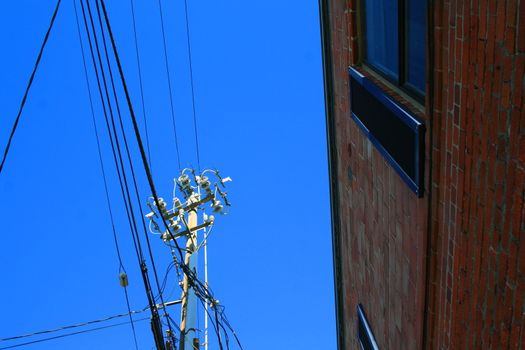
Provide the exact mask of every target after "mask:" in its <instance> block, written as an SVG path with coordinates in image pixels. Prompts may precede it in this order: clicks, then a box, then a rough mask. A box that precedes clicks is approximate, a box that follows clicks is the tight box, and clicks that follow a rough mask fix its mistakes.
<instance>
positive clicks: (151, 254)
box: [88, 3, 172, 331]
mask: <svg viewBox="0 0 525 350" xmlns="http://www.w3.org/2000/svg"><path fill="white" fill-rule="evenodd" d="M88 12H89V15H90V18H91V11H90V6H89V3H88ZM97 14H98V22H99V25H100V31H101V37H102V43H103V49H104V53H105V57H106V63H107V66H108V72H109V77H110V83H111V87H112V90H113V96H114V99H115V103H116V107H117V116H118V119H119V122H120V128H121V133H122V137H123V140H124V146H125V150H126V154H127V157H128V162H129V167H130V170H131V175H132V180H133V185H134V189H135V195H136V196H137V201H140V196H139V191H138V187H137V181H136V177H135V171H134V168H133V163H132V160H131V155H130V151H129V147H128V142H127V138H126V134H125V131H124V125H123V122H122V116H121V113H120V108H119V103H118V98H117V93H116V89H115V83H114V80H113V73H112V69H111V63H110V60H109V55H108V50H107V45H106V37H105V34H104V28H103V25H102V18H101V15H100V9H99V6H98V3H97ZM94 30H95V29H94V28H93V31H94ZM138 208H139V211H140V218H141V221H142V226H143V229H144V235H145V237H146V243H147V248H148V253H149V256H150V259H151V266H152V268H153V275H154V278H155V282H156V285H157V289H158V292H159V297H160V299H161V302H162V303H163V304H164V300H163V296H162V292H161V289H160V283H159V278H158V274H157V268H156V266H155V260H154V256H153V252H152V250H151V244H150V239H149V235H148V231H147V229H146V223H145V221H144V213H143V211H142V206H141V205H140V203H139V205H138ZM163 311H164V316H165V317H166V318H167V314H166V309H164V310H163ZM167 322H168V327H169V329H170V331H171V330H172V329H171V325H170V321H169V320H167Z"/></svg>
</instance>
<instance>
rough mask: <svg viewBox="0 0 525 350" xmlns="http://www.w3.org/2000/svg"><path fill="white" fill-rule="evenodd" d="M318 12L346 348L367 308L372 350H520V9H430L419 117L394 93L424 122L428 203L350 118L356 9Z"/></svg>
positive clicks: (523, 268)
mask: <svg viewBox="0 0 525 350" xmlns="http://www.w3.org/2000/svg"><path fill="white" fill-rule="evenodd" d="M326 2H327V3H328V5H329V10H330V22H329V27H330V28H329V30H330V35H331V42H330V45H331V54H332V62H331V64H332V71H333V84H334V86H333V89H334V110H335V114H334V115H333V116H332V118H333V123H334V124H335V129H336V136H335V140H330V142H332V143H335V147H336V150H337V164H338V169H337V174H332V176H334V175H335V176H337V178H338V182H339V203H336V205H338V206H339V212H340V222H339V225H340V232H341V235H340V237H339V238H338V239H339V241H338V242H337V245H338V246H339V248H340V249H341V257H342V258H341V261H340V262H339V263H340V267H341V276H336V278H340V279H341V280H342V288H343V296H342V297H343V299H344V310H343V318H342V321H343V322H344V325H343V326H344V328H345V332H344V334H345V336H346V337H345V343H344V344H342V345H343V348H344V349H357V348H358V344H357V335H356V322H357V320H356V306H357V304H358V303H362V304H363V306H364V309H365V312H366V314H367V317H368V319H369V321H370V324H371V326H372V330H373V332H374V334H375V336H376V340H377V341H378V344H379V347H380V348H381V349H422V348H427V349H490V348H494V349H520V348H523V349H525V345H524V344H525V316H524V313H525V305H524V300H525V205H524V203H525V115H524V114H525V111H524V89H525V1H524V0H470V1H466V0H443V1H429V2H428V3H429V11H430V12H431V14H432V16H430V18H432V19H433V20H432V21H431V22H430V25H429V34H428V35H429V43H430V45H429V55H431V56H430V59H429V67H428V72H429V73H428V76H429V79H428V82H429V83H428V84H429V86H428V87H427V98H426V105H425V106H424V111H425V112H420V110H421V108H417V106H413V105H411V103H410V102H409V101H407V100H405V99H404V98H403V97H402V96H400V95H399V94H396V93H395V92H393V91H390V92H391V94H392V95H393V97H394V98H395V99H396V100H398V101H399V102H401V103H402V104H404V105H405V106H406V107H407V108H409V109H411V110H412V111H413V112H415V113H416V114H418V115H419V116H420V118H421V119H422V120H424V121H425V122H426V126H427V133H426V146H425V152H426V153H425V159H426V161H425V193H424V196H423V198H417V196H416V195H415V194H414V193H413V192H412V191H410V189H409V188H408V187H407V186H406V184H405V183H404V182H403V181H402V180H401V178H400V177H399V176H398V174H397V173H396V172H395V171H394V170H393V169H392V168H391V167H390V165H389V164H388V163H387V162H386V161H385V160H384V158H383V157H382V155H381V154H379V152H378V151H377V150H376V149H375V147H374V146H373V145H372V144H371V143H370V142H369V141H368V139H367V138H366V136H364V134H363V133H362V132H361V131H360V129H359V128H358V127H357V126H356V124H355V123H354V122H353V121H352V119H351V118H350V115H351V111H350V98H351V96H350V95H349V85H348V67H349V66H351V65H356V64H359V58H360V52H359V38H360V36H359V35H360V34H359V29H358V26H357V23H358V21H357V18H358V16H359V11H360V9H359V8H358V5H359V3H360V1H358V0H326ZM358 69H359V68H358ZM362 72H363V73H364V74H365V75H366V70H363V71H362ZM378 83H379V84H381V82H378ZM383 87H384V88H385V89H387V88H386V87H385V86H383ZM387 90H388V89H387ZM427 252H428V253H429V254H428V256H427Z"/></svg>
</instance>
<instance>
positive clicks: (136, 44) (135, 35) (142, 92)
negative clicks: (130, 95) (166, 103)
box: [131, 0, 153, 171]
mask: <svg viewBox="0 0 525 350" xmlns="http://www.w3.org/2000/svg"><path fill="white" fill-rule="evenodd" d="M131 18H132V19H133V38H134V41H135V55H136V56H137V69H138V73H139V87H140V100H141V102H142V115H143V117H144V131H145V133H146V147H147V149H148V161H149V167H150V168H151V169H152V171H153V167H152V166H151V163H152V160H151V153H150V146H149V133H148V120H147V118H146V104H145V103H144V87H143V84H142V69H141V68H140V55H139V44H138V39H137V24H136V21H135V2H134V1H133V0H131Z"/></svg>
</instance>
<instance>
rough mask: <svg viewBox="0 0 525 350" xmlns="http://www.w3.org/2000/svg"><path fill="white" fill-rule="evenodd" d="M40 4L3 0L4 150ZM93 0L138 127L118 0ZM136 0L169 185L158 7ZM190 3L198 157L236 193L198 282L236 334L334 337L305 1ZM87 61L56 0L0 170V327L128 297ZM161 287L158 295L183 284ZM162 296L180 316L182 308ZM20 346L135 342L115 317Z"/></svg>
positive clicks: (179, 74) (170, 29) (315, 35)
mask: <svg viewBox="0 0 525 350" xmlns="http://www.w3.org/2000/svg"><path fill="white" fill-rule="evenodd" d="M54 5H55V1H50V0H48V1H36V0H32V1H30V0H20V1H10V2H2V4H1V5H0V43H1V47H2V54H1V55H0V81H1V82H2V84H0V146H1V149H2V152H3V147H4V145H5V142H6V141H7V138H8V134H9V131H10V129H11V126H12V123H13V121H14V118H15V116H16V113H17V109H18V106H19V103H20V100H21V98H22V95H23V91H24V89H25V86H26V84H27V80H28V77H29V74H30V72H31V69H32V67H33V64H34V60H35V58H36V55H37V53H38V50H39V48H40V44H41V41H42V39H43V35H44V33H45V31H46V29H47V26H48V23H49V19H50V17H51V14H52V11H53V8H54ZM107 5H108V10H109V15H110V19H111V20H112V23H113V29H114V32H115V34H116V40H117V45H118V48H119V51H120V55H121V58H122V60H123V64H124V70H125V73H126V77H127V79H128V83H129V86H130V89H131V94H132V99H133V104H134V107H135V110H136V111H137V114H138V118H139V120H140V121H141V127H143V124H142V113H141V108H140V94H139V85H138V73H137V66H136V60H135V52H134V46H133V45H134V42H133V34H132V20H131V11H130V2H129V1H108V4H107ZM136 7H137V26H138V40H139V46H140V55H141V60H142V72H143V79H144V89H145V96H144V98H145V103H146V113H147V121H148V128H149V134H150V140H151V152H152V168H153V172H154V180H155V183H156V187H157V190H158V191H159V192H160V195H161V196H163V197H165V198H170V196H171V191H172V183H173V182H172V181H173V177H174V176H176V174H177V173H178V171H179V169H178V167H177V162H176V155H175V152H174V137H173V132H172V128H171V117H170V113H169V99H168V87H167V80H166V79H167V78H166V73H165V68H164V56H163V51H162V50H163V49H162V37H161V28H160V19H159V9H158V4H157V1H141V0H136ZM163 7H164V19H165V24H166V34H167V43H168V55H169V59H170V68H171V74H172V84H173V89H174V91H173V92H174V98H175V99H174V107H175V113H176V120H177V131H178V134H179V143H180V151H181V158H182V159H181V160H182V163H183V166H186V165H195V164H196V156H195V143H194V134H193V124H192V123H193V121H192V117H191V98H190V80H189V73H188V72H189V70H188V58H187V51H186V46H185V45H186V42H185V40H186V36H185V33H186V32H185V23H184V2H183V1H182V0H181V1H163ZM189 17H190V26H191V33H192V50H193V69H194V78H195V94H196V95H195V96H196V107H197V118H198V124H199V138H200V150H201V163H202V166H203V167H212V168H217V169H219V170H220V171H221V172H222V174H223V175H228V176H231V177H232V178H233V180H234V182H233V183H232V184H231V185H230V186H229V195H230V199H231V202H232V203H233V207H232V209H231V211H230V214H229V215H228V216H224V217H220V218H218V220H217V222H216V226H215V229H214V233H213V235H212V237H211V239H210V247H209V263H210V267H209V273H210V284H211V286H212V288H213V290H214V292H215V294H216V297H217V298H218V299H220V301H221V303H222V304H223V305H225V306H226V312H227V314H228V317H229V320H230V321H231V323H232V325H233V326H234V327H235V329H236V331H237V333H238V335H239V337H240V339H241V341H242V342H243V345H244V347H245V349H251V350H256V349H335V347H336V337H335V309H334V296H333V276H332V255H331V237H330V215H329V195H328V166H327V157H326V156H327V151H326V149H327V147H326V135H325V117H324V102H323V84H322V65H321V46H320V34H319V22H318V8H317V1H316V0H311V1H303V0H289V1H288V0H286V1H282V0H272V1H270V0H268V1H254V2H252V1H240V0H231V1H206V2H197V1H191V0H190V1H189ZM83 74H84V73H83V70H82V60H81V56H80V47H79V41H78V37H77V31H76V23H75V17H74V10H73V5H72V2H71V1H63V3H62V6H61V9H60V12H59V14H58V18H57V22H56V24H55V27H54V29H53V32H52V33H51V37H50V40H49V43H48V46H47V47H46V51H45V53H44V56H43V59H42V62H41V65H40V68H39V70H38V72H37V76H36V79H35V82H34V84H33V87H32V90H31V92H30V94H29V98H28V102H27V105H26V108H25V110H24V112H23V115H22V118H21V121H20V125H19V128H18V131H17V133H16V135H15V138H14V141H13V144H12V147H11V152H10V154H9V158H8V160H7V163H6V166H5V168H4V170H3V172H2V174H1V175H0V213H2V214H1V217H2V220H0V276H1V284H0V286H1V287H0V309H1V310H2V312H1V313H0V338H3V337H8V336H13V335H17V334H21V333H26V332H31V331H39V330H45V329H49V328H55V327H60V326H63V325H68V324H72V323H77V322H83V321H89V320H92V319H98V318H101V317H104V316H109V315H113V314H118V313H122V312H125V311H126V304H125V301H124V293H123V290H122V288H121V287H120V286H119V284H118V278H117V276H118V261H117V257H116V253H115V247H114V243H113V237H112V234H111V226H110V221H109V216H108V211H107V206H106V201H105V196H104V187H103V182H102V177H101V172H100V165H99V160H98V156H97V148H96V143H95V137H94V132H93V126H92V121H91V115H90V109H89V102H88V95H87V88H86V83H85V79H84V75H83ZM94 92H96V91H95V90H94ZM96 100H97V101H98V99H96ZM122 101H124V100H122ZM122 106H125V105H124V104H122ZM95 107H96V113H97V122H98V123H99V126H102V120H103V119H102V114H101V110H100V105H99V103H98V102H97V104H96V106H95ZM101 134H102V137H101V138H102V146H103V148H104V149H103V153H104V155H103V157H104V163H105V165H106V167H107V172H108V181H109V187H110V195H111V198H112V205H113V210H114V212H115V217H116V220H117V231H118V234H119V241H120V244H121V249H122V250H123V259H124V264H125V267H126V269H127V271H128V274H129V279H130V286H129V292H130V298H131V305H132V309H140V308H142V307H144V306H145V305H147V301H146V297H145V293H144V288H143V285H142V282H141V279H140V274H139V271H138V267H137V261H136V258H135V256H134V252H133V249H132V244H131V236H130V233H129V229H128V226H127V222H126V220H125V214H124V210H123V206H122V200H121V197H120V195H119V189H118V185H117V177H116V173H115V169H114V167H113V166H112V159H111V153H110V148H109V146H108V141H107V134H106V133H104V132H102V133H101ZM143 136H145V135H143ZM133 154H134V155H138V152H137V151H136V149H135V148H134V151H133ZM135 164H136V167H137V169H142V168H141V163H140V162H139V158H138V157H136V161H135ZM139 173H140V175H139V186H140V190H141V195H142V196H143V197H144V198H147V196H148V195H149V194H150V193H149V190H148V186H147V183H146V181H145V177H144V175H143V172H142V171H139ZM144 207H145V206H144ZM144 210H146V208H145V209H144ZM152 243H153V246H154V253H155V256H156V264H157V268H158V269H159V273H160V274H161V275H163V274H164V271H165V269H166V266H167V264H168V263H169V254H168V252H167V250H166V249H165V247H164V246H163V245H162V244H161V242H160V241H159V240H158V239H157V237H152ZM174 281H175V275H172V280H171V282H170V283H169V285H168V288H167V290H168V291H170V290H172V289H173V283H172V282H174ZM174 290H175V292H174V293H173V294H172V295H171V297H170V299H178V298H179V290H178V289H177V288H175V289H174ZM168 295H169V293H168ZM171 313H172V315H173V317H174V318H175V319H176V320H178V319H179V317H180V316H179V311H178V308H174V309H173V310H172V311H171ZM144 315H146V316H147V313H146V314H144ZM141 317H142V316H141ZM123 321H125V319H123ZM200 324H201V325H202V324H203V318H202V315H201V318H200ZM136 327H137V333H138V336H139V348H140V349H151V348H152V347H153V340H152V337H151V334H150V331H149V324H148V322H139V323H137V324H136ZM212 338H213V337H212ZM33 339H38V338H32V339H29V340H33ZM16 343H17V342H16V341H13V342H0V348H1V347H3V346H7V345H12V344H16ZM27 348H28V349H35V350H37V349H132V348H134V346H133V342H132V334H131V329H130V327H129V325H125V326H120V327H115V328H111V329H108V330H102V331H97V332H93V333H87V334H83V335H78V336H73V337H67V338H63V339H59V340H54V341H49V342H44V343H40V344H35V345H31V346H28V347H27ZM212 348H213V346H212Z"/></svg>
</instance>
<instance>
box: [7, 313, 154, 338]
mask: <svg viewBox="0 0 525 350" xmlns="http://www.w3.org/2000/svg"><path fill="white" fill-rule="evenodd" d="M147 309H148V307H145V308H143V309H141V310H135V311H128V312H126V313H121V314H117V315H112V316H108V317H104V318H100V319H96V320H92V321H87V322H81V323H75V324H72V325H68V326H62V327H58V328H53V329H48V330H45V331H38V332H32V333H26V334H22V335H17V336H13V337H6V338H1V339H0V342H5V341H10V340H17V339H22V338H28V337H33V336H36V335H42V334H49V333H56V332H60V331H65V330H68V329H72V328H79V327H85V326H89V325H92V324H96V323H102V322H107V321H111V320H114V319H117V318H121V317H126V316H128V315H135V314H140V313H143V312H145V311H146V310H147Z"/></svg>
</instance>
